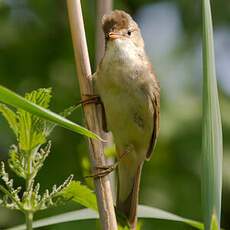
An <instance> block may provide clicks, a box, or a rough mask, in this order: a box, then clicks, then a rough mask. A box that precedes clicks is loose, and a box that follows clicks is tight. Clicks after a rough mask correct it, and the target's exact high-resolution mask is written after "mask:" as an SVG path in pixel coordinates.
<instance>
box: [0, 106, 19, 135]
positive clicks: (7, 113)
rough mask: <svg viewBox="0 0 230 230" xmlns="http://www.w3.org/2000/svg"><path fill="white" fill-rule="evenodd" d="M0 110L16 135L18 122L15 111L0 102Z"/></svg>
mask: <svg viewBox="0 0 230 230" xmlns="http://www.w3.org/2000/svg"><path fill="white" fill-rule="evenodd" d="M0 112H1V113H2V115H3V116H4V117H5V119H6V120H7V122H8V124H9V126H10V128H11V129H12V130H13V131H14V133H15V135H16V136H18V124H17V115H16V113H15V112H14V111H13V110H11V109H10V108H8V107H7V106H6V105H4V104H0Z"/></svg>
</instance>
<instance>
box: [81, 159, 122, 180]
mask: <svg viewBox="0 0 230 230" xmlns="http://www.w3.org/2000/svg"><path fill="white" fill-rule="evenodd" d="M118 163H119V162H118V161H117V162H116V163H114V164H112V165H104V166H103V165H102V166H96V167H95V169H96V172H95V173H93V174H92V175H89V176H86V177H85V178H89V177H93V178H94V179H97V178H100V177H104V176H107V175H109V174H110V173H111V172H113V171H114V170H115V169H116V168H117V166H118Z"/></svg>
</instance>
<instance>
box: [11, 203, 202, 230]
mask: <svg viewBox="0 0 230 230" xmlns="http://www.w3.org/2000/svg"><path fill="white" fill-rule="evenodd" d="M137 215H138V217H139V218H151V219H161V220H168V221H176V222H182V223H184V224H187V225H190V226H192V227H194V228H195V229H199V230H203V229H204V225H203V224H202V223H200V222H198V221H195V220H190V219H187V218H183V217H181V216H177V215H175V214H172V213H169V212H166V211H163V210H160V209H158V208H153V207H148V206H145V205H139V206H138V214H137ZM98 218H99V215H98V213H97V212H96V211H93V210H91V209H81V210H77V211H72V212H67V213H64V214H60V215H56V216H51V217H48V218H45V219H41V220H37V221H34V222H33V227H34V228H38V227H45V226H49V225H53V224H60V223H66V222H70V221H78V220H87V219H98ZM25 229H26V226H25V225H20V226H16V227H13V228H9V229H8V230H25Z"/></svg>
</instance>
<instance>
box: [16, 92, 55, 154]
mask: <svg viewBox="0 0 230 230" xmlns="http://www.w3.org/2000/svg"><path fill="white" fill-rule="evenodd" d="M25 98H26V99H27V100H29V101H31V102H33V103H35V104H37V105H39V106H42V107H44V108H48V107H49V103H50V99H51V88H48V89H43V88H42V89H38V90H34V91H32V92H31V93H26V95H25ZM17 115H18V122H19V131H18V133H19V144H20V149H22V150H24V151H28V150H31V149H34V148H35V147H37V146H39V145H42V144H44V143H45V141H46V132H45V131H46V122H45V121H44V120H42V119H40V118H39V117H37V116H36V115H32V114H31V113H28V112H26V111H25V110H22V109H18V112H17Z"/></svg>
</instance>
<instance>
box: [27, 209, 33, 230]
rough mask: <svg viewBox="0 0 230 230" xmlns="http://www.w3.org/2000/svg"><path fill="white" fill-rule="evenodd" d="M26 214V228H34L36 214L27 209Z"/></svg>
mask: <svg viewBox="0 0 230 230" xmlns="http://www.w3.org/2000/svg"><path fill="white" fill-rule="evenodd" d="M25 216H26V230H32V229H33V227H32V225H33V217H34V214H33V213H32V212H29V211H27V212H26V213H25Z"/></svg>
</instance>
